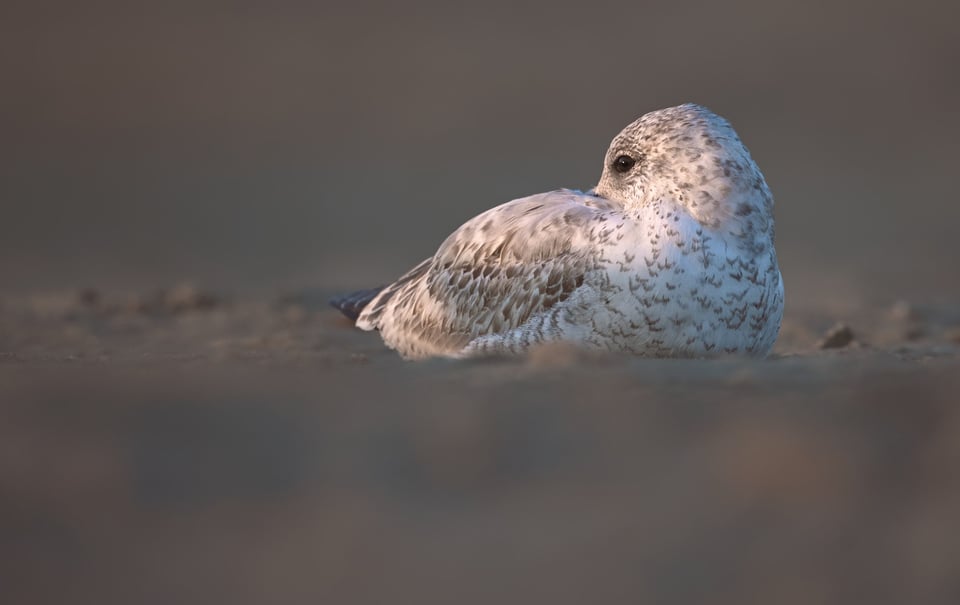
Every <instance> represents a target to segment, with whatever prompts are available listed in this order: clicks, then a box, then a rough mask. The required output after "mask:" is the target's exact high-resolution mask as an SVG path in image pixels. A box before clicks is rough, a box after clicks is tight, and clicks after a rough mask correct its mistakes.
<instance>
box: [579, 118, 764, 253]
mask: <svg viewBox="0 0 960 605" xmlns="http://www.w3.org/2000/svg"><path fill="white" fill-rule="evenodd" d="M595 191H596V193H597V195H600V196H602V197H604V198H607V199H609V200H611V201H614V202H617V203H619V204H621V205H622V206H623V208H624V210H625V211H627V212H631V211H642V209H643V208H644V207H648V206H651V205H654V204H671V205H676V206H679V207H680V208H681V209H682V210H685V211H686V212H687V213H689V214H690V215H691V216H693V217H694V218H695V219H696V220H697V221H699V222H700V223H701V224H703V225H704V226H707V227H710V228H714V229H716V228H720V227H722V226H724V225H729V226H730V228H731V229H735V230H737V231H738V232H740V233H742V232H743V231H744V230H745V227H746V226H747V225H749V227H750V230H751V231H752V232H754V234H755V235H761V234H769V236H770V237H771V238H772V236H773V197H772V195H771V194H770V190H769V188H768V187H767V183H766V181H764V178H763V175H762V174H761V173H760V169H759V168H757V165H756V164H755V163H754V161H753V159H752V158H751V157H750V153H749V152H748V151H747V148H746V147H744V145H743V143H741V142H740V138H739V137H738V136H737V133H736V132H734V130H733V127H732V126H730V123H729V122H727V121H726V120H725V119H723V118H721V117H720V116H718V115H717V114H715V113H713V112H712V111H710V110H709V109H707V108H706V107H701V106H700V105H693V104H686V105H679V106H677V107H669V108H667V109H661V110H658V111H653V112H650V113H648V114H646V115H644V116H643V117H641V118H640V119H638V120H637V121H635V122H633V123H632V124H630V125H629V126H627V127H626V128H624V129H623V130H622V131H621V132H620V134H618V135H617V136H616V137H614V139H613V142H611V143H610V148H609V149H608V150H607V155H606V157H605V158H604V162H603V174H602V175H601V177H600V182H599V184H598V185H597V187H596V189H595Z"/></svg>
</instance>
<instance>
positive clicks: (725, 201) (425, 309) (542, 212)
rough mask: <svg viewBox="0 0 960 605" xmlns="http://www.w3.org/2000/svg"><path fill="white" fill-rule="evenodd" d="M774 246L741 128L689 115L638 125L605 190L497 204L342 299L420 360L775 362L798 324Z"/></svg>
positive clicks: (620, 143)
mask: <svg viewBox="0 0 960 605" xmlns="http://www.w3.org/2000/svg"><path fill="white" fill-rule="evenodd" d="M773 240H774V228H773V196H772V195H771V193H770V189H769V188H768V187H767V183H766V182H765V181H764V178H763V175H762V174H761V173H760V169H759V168H757V165H756V164H755V163H754V161H753V159H752V158H751V157H750V153H749V152H748V151H747V149H746V147H744V145H743V143H741V142H740V139H739V137H738V136H737V134H736V133H735V132H734V130H733V128H732V127H731V126H730V124H729V123H728V122H727V121H726V120H724V119H723V118H721V117H720V116H718V115H716V114H714V113H712V112H711V111H710V110H708V109H706V108H704V107H701V106H699V105H692V104H687V105H680V106H678V107H670V108H668V109H661V110H659V111H654V112H651V113H648V114H646V115H644V116H643V117H641V118H640V119H638V120H637V121H635V122H633V123H632V124H630V125H629V126H627V127H626V128H624V129H623V131H621V132H620V134H618V135H617V136H616V137H615V138H614V139H613V142H612V143H610V148H609V149H608V151H607V154H606V157H605V159H604V164H603V173H602V175H601V176H600V182H599V184H598V185H597V186H596V188H595V189H593V190H591V191H589V192H587V193H581V192H579V191H572V190H568V189H560V190H557V191H551V192H549V193H540V194H537V195H532V196H530V197H525V198H521V199H517V200H513V201H512V202H507V203H506V204H503V205H501V206H497V207H496V208H493V209H491V210H488V211H486V212H484V213H482V214H480V215H479V216H476V217H474V218H473V219H471V220H469V221H467V222H466V223H465V224H464V225H463V226H462V227H460V228H459V229H457V230H456V231H454V232H453V233H452V234H451V235H450V236H449V237H448V238H447V239H446V240H445V241H444V242H443V244H441V245H440V248H439V249H438V250H437V253H436V254H434V255H433V256H432V257H431V258H428V259H426V260H424V261H423V262H422V263H420V264H419V265H417V266H416V267H414V268H413V269H411V270H410V271H409V272H407V273H406V274H405V275H403V276H402V277H401V278H400V279H398V280H397V281H396V282H394V283H392V284H390V285H388V286H386V287H384V288H382V289H374V290H367V291H364V292H361V293H357V294H354V295H350V296H347V297H344V298H342V299H339V300H335V301H333V304H334V306H336V307H338V308H340V309H341V310H342V311H343V312H344V313H345V314H347V315H348V316H352V317H353V318H356V325H357V327H359V328H361V329H363V330H379V331H380V335H381V336H382V337H383V341H384V342H385V343H386V344H387V346H389V347H391V348H393V349H396V350H397V351H398V352H399V353H400V355H402V356H403V357H405V358H408V359H420V358H425V357H431V356H445V357H469V356H475V355H485V354H504V353H506V354H512V353H522V352H524V351H526V350H527V349H529V348H530V347H531V346H534V345H536V344H538V343H544V342H550V341H569V342H573V343H576V344H578V345H581V346H583V347H586V348H590V349H596V350H603V351H623V352H630V353H635V354H638V355H643V356H650V357H704V356H714V355H720V354H724V353H728V354H731V353H733V354H746V355H764V354H766V353H767V352H768V351H769V350H770V348H771V347H772V346H773V343H774V341H775V340H776V338H777V333H778V331H779V329H780V319H781V317H782V315H783V282H782V281H781V277H780V269H779V268H778V266H777V254H776V252H775V250H774V246H773Z"/></svg>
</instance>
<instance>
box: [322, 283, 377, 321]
mask: <svg viewBox="0 0 960 605" xmlns="http://www.w3.org/2000/svg"><path fill="white" fill-rule="evenodd" d="M383 288H384V286H380V287H379V288H370V289H369V290H360V291H358V292H353V293H351V294H346V295H344V296H338V297H337V298H334V299H332V300H331V301H330V305H331V306H332V307H334V308H336V309H339V310H340V312H341V313H343V314H344V315H346V316H347V317H349V318H350V320H351V321H357V318H358V317H360V313H361V312H362V311H363V309H364V307H366V306H367V305H369V304H370V301H371V300H373V299H374V298H376V296H377V294H379V293H380V291H381V290H383Z"/></svg>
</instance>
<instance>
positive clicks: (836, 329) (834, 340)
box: [820, 322, 854, 349]
mask: <svg viewBox="0 0 960 605" xmlns="http://www.w3.org/2000/svg"><path fill="white" fill-rule="evenodd" d="M853 341H854V335H853V330H852V329H850V326H848V325H847V324H845V323H842V322H841V323H838V324H836V325H834V326H833V327H832V328H830V329H829V330H827V333H826V334H825V335H824V337H823V340H821V341H820V348H821V349H842V348H844V347H846V346H849V345H850V343H852V342H853Z"/></svg>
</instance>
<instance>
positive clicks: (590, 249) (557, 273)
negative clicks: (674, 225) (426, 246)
mask: <svg viewBox="0 0 960 605" xmlns="http://www.w3.org/2000/svg"><path fill="white" fill-rule="evenodd" d="M614 211H616V207H615V206H614V205H613V204H612V203H611V202H609V201H608V200H606V199H604V198H600V197H596V196H594V195H591V194H587V193H581V192H579V191H571V190H558V191H552V192H549V193H541V194H538V195H533V196H530V197H526V198H521V199H518V200H513V201H512V202H507V203H506V204H503V205H501V206H498V207H496V208H493V209H491V210H488V211H486V212H484V213H483V214H480V215H478V216H477V217H475V218H473V219H471V220H469V221H467V222H466V223H465V224H464V225H463V226H461V227H460V228H459V229H457V230H456V231H454V232H453V233H452V234H451V235H450V237H448V238H447V239H446V241H444V242H443V244H442V245H441V246H440V248H439V249H438V250H437V253H436V254H435V255H434V256H433V257H432V258H428V259H426V260H424V261H423V262H422V263H420V264H419V265H417V266H416V267H414V268H413V269H412V270H410V271H409V272H407V273H406V274H405V275H403V276H402V277H401V278H400V279H398V280H397V281H396V282H394V283H393V284H391V285H389V286H387V287H386V288H384V289H383V291H382V292H380V294H378V295H377V296H376V297H375V298H374V299H373V300H372V301H371V302H370V304H369V305H368V306H367V307H366V308H365V309H364V310H363V312H362V313H361V314H360V317H359V318H358V320H357V326H358V327H360V328H362V329H364V330H373V329H379V330H380V333H381V336H382V337H383V339H384V341H385V342H386V343H387V344H388V345H389V346H391V347H392V348H395V349H397V351H398V352H400V353H401V354H402V355H404V356H405V357H409V358H419V357H428V356H431V355H454V354H456V353H457V352H459V351H460V350H462V349H463V348H464V347H465V346H466V345H467V343H469V342H470V341H471V340H473V339H475V338H477V337H479V336H484V335H489V334H497V333H502V332H506V331H508V330H512V329H514V328H517V327H519V326H521V325H522V324H523V323H524V322H526V321H527V320H529V319H530V318H532V317H535V316H537V315H539V314H541V313H543V312H545V311H547V310H548V309H550V308H551V307H553V306H555V305H557V304H558V303H560V302H562V301H564V300H566V299H567V298H569V297H570V295H571V294H572V293H573V292H574V291H576V290H577V289H578V288H580V287H582V286H583V284H584V282H585V280H588V279H589V273H590V271H591V270H592V269H593V268H594V267H595V266H596V264H597V262H598V260H599V259H598V254H597V250H596V246H595V245H594V244H595V242H596V239H597V238H598V237H599V236H598V232H600V231H602V230H603V225H602V224H601V223H603V222H604V220H605V218H609V216H610V213H611V212H614Z"/></svg>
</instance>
